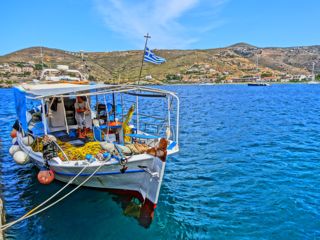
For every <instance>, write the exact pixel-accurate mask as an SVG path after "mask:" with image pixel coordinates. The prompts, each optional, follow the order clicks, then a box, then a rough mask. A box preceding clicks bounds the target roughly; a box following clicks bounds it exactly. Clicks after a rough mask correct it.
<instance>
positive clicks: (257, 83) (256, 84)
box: [248, 55, 270, 87]
mask: <svg viewBox="0 0 320 240" xmlns="http://www.w3.org/2000/svg"><path fill="white" fill-rule="evenodd" d="M258 66H259V55H257V59H256V68H257V72H259V67H258ZM248 86H250V87H268V86H270V84H269V83H266V82H262V80H261V75H260V74H259V76H258V77H257V78H256V79H255V82H252V83H248Z"/></svg>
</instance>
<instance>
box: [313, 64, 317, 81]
mask: <svg viewBox="0 0 320 240" xmlns="http://www.w3.org/2000/svg"><path fill="white" fill-rule="evenodd" d="M314 65H315V63H314V62H313V63H312V81H315V80H316V76H315V74H314Z"/></svg>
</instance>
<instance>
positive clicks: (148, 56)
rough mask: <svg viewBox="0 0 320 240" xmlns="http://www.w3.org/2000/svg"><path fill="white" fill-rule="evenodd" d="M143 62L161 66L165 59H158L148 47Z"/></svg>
mask: <svg viewBox="0 0 320 240" xmlns="http://www.w3.org/2000/svg"><path fill="white" fill-rule="evenodd" d="M144 61H145V62H150V63H154V64H161V63H164V62H166V59H165V58H162V57H159V56H157V55H155V54H154V53H153V52H152V51H151V50H150V49H149V48H148V47H147V48H146V51H145V53H144Z"/></svg>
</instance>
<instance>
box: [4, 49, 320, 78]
mask: <svg viewBox="0 0 320 240" xmlns="http://www.w3.org/2000/svg"><path fill="white" fill-rule="evenodd" d="M42 52H43V61H44V63H45V64H46V65H47V66H49V67H55V65H56V64H67V65H70V67H72V68H78V69H85V65H87V67H88V68H89V69H90V70H91V71H90V75H92V76H93V77H94V78H95V79H96V80H98V81H106V82H112V81H117V80H118V79H120V80H121V81H122V82H134V81H136V80H137V78H138V75H139V70H140V65H141V60H142V51H134V50H133V51H121V52H120V51H114V52H87V53H84V59H86V61H82V59H81V54H80V53H75V52H69V51H64V50H59V49H52V48H44V47H43V48H42ZM154 52H155V53H156V54H157V55H159V56H161V57H164V58H166V59H167V62H166V63H164V64H161V65H153V64H150V63H144V68H143V72H142V76H143V77H145V76H147V75H151V76H152V77H153V82H163V81H167V80H170V79H171V76H175V77H174V78H173V79H176V78H178V79H180V81H189V82H197V81H202V80H203V79H218V80H219V79H220V80H221V79H228V78H232V77H243V76H253V75H257V74H258V72H259V73H260V74H261V73H263V72H270V73H272V74H273V75H276V76H279V75H284V74H310V71H311V68H312V62H315V63H316V69H317V68H320V46H309V47H290V48H274V47H269V48H258V47H255V46H252V45H249V44H246V43H238V44H234V45H232V46H229V47H226V48H218V49H206V50H155V51H154ZM257 56H258V58H259V69H258V72H257V67H256V59H257ZM30 61H33V62H34V63H40V62H41V55H40V47H31V48H26V49H22V50H19V51H16V52H13V53H10V54H7V55H4V56H0V64H1V63H9V64H10V63H18V62H30ZM168 76H169V77H168ZM177 76H178V77H177ZM171 80H172V79H171Z"/></svg>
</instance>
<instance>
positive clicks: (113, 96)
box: [112, 93, 117, 122]
mask: <svg viewBox="0 0 320 240" xmlns="http://www.w3.org/2000/svg"><path fill="white" fill-rule="evenodd" d="M115 97H116V96H115V95H114V93H112V111H113V121H114V122H115V121H116V110H117V108H116V99H115Z"/></svg>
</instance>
